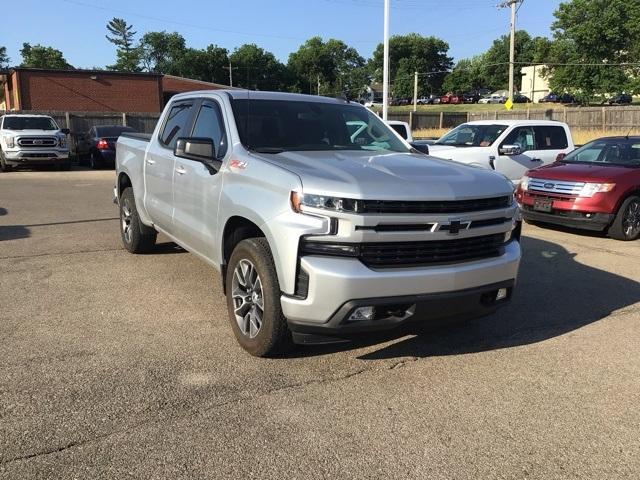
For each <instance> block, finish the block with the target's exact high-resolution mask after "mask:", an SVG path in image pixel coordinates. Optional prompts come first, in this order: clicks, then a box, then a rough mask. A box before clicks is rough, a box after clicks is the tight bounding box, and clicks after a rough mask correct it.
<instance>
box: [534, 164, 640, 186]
mask: <svg viewBox="0 0 640 480" xmlns="http://www.w3.org/2000/svg"><path fill="white" fill-rule="evenodd" d="M634 171H640V167H638V168H630V167H617V166H614V165H610V166H602V165H588V164H586V163H562V162H556V163H552V164H551V165H547V166H544V167H541V168H537V169H535V170H532V171H530V172H529V173H528V174H527V175H529V177H532V178H543V179H549V180H566V181H571V182H595V183H598V182H615V181H616V179H618V178H621V177H628V176H629V175H630V174H631V173H632V172H634Z"/></svg>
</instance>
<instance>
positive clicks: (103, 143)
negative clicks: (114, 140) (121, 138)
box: [96, 138, 109, 150]
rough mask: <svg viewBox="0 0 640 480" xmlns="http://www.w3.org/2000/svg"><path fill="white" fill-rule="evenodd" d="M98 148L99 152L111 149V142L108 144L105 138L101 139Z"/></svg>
mask: <svg viewBox="0 0 640 480" xmlns="http://www.w3.org/2000/svg"><path fill="white" fill-rule="evenodd" d="M96 147H97V148H98V150H106V149H107V148H109V142H107V141H106V140H105V139H104V138H101V139H100V140H98V144H97V145H96Z"/></svg>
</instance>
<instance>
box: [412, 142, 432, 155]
mask: <svg viewBox="0 0 640 480" xmlns="http://www.w3.org/2000/svg"><path fill="white" fill-rule="evenodd" d="M410 145H411V146H412V147H413V148H414V149H415V150H417V151H418V152H420V153H424V154H425V155H429V145H427V144H425V143H410Z"/></svg>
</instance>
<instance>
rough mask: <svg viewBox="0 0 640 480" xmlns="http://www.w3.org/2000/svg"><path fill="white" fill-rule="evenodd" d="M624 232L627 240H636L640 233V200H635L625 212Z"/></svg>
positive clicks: (623, 220) (623, 219)
mask: <svg viewBox="0 0 640 480" xmlns="http://www.w3.org/2000/svg"><path fill="white" fill-rule="evenodd" d="M622 231H623V232H624V234H625V235H626V236H627V238H634V237H635V236H637V235H638V233H640V200H634V201H633V202H631V203H630V204H629V205H627V209H626V210H625V212H624V217H623V218H622Z"/></svg>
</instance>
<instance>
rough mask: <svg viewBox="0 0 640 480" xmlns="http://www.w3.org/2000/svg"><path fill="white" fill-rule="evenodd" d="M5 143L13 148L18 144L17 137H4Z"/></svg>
mask: <svg viewBox="0 0 640 480" xmlns="http://www.w3.org/2000/svg"><path fill="white" fill-rule="evenodd" d="M4 143H6V144H7V148H13V147H15V145H16V142H15V137H4Z"/></svg>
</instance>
